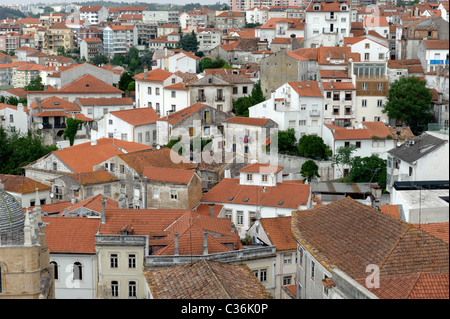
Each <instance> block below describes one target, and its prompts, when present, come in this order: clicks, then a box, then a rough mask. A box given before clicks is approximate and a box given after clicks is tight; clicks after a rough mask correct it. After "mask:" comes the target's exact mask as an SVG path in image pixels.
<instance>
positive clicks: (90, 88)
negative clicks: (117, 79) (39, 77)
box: [55, 74, 123, 93]
mask: <svg viewBox="0 0 450 319" xmlns="http://www.w3.org/2000/svg"><path fill="white" fill-rule="evenodd" d="M55 92H58V93H123V92H122V91H121V90H119V89H118V88H116V87H114V86H112V85H109V84H107V83H105V82H103V81H101V80H99V79H98V78H96V77H94V76H92V75H90V74H85V75H83V76H81V77H79V78H78V79H76V80H74V81H72V82H71V83H68V84H66V85H64V86H63V87H61V88H60V89H59V90H56V91H55Z"/></svg>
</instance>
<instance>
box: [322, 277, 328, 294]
mask: <svg viewBox="0 0 450 319" xmlns="http://www.w3.org/2000/svg"><path fill="white" fill-rule="evenodd" d="M328 278H329V277H328V276H327V275H326V274H324V275H323V279H324V281H326V280H327V279H328ZM323 293H324V294H325V296H328V287H326V286H325V285H324V286H323Z"/></svg>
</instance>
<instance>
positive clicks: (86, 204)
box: [60, 194, 119, 216]
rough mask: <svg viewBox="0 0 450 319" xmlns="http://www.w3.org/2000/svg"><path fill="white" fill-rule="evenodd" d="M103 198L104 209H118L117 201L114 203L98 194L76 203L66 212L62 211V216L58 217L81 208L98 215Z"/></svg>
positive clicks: (101, 207)
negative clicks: (104, 201) (104, 199)
mask: <svg viewBox="0 0 450 319" xmlns="http://www.w3.org/2000/svg"><path fill="white" fill-rule="evenodd" d="M103 198H106V205H105V209H118V208H119V203H118V202H117V201H115V200H113V199H111V198H109V197H107V196H105V195H103V194H98V195H95V196H93V197H89V198H87V199H85V200H82V201H81V202H78V203H76V204H74V205H72V207H70V208H69V209H68V210H66V211H64V212H63V213H62V214H60V216H61V215H62V216H64V215H65V214H67V213H70V212H73V211H75V210H77V209H79V208H82V207H83V208H85V209H89V210H92V211H94V212H96V213H99V214H100V213H101V212H102V209H103V204H102V199H103Z"/></svg>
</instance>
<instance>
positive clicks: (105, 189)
mask: <svg viewBox="0 0 450 319" xmlns="http://www.w3.org/2000/svg"><path fill="white" fill-rule="evenodd" d="M103 195H105V196H108V197H111V185H105V186H103Z"/></svg>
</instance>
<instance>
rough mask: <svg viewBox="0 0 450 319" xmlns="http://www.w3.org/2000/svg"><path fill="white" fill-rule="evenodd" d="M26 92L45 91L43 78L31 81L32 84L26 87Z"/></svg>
mask: <svg viewBox="0 0 450 319" xmlns="http://www.w3.org/2000/svg"><path fill="white" fill-rule="evenodd" d="M25 91H44V84H43V83H42V78H41V77H40V76H38V77H37V78H35V79H33V80H31V81H30V83H29V84H28V85H26V86H25Z"/></svg>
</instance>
